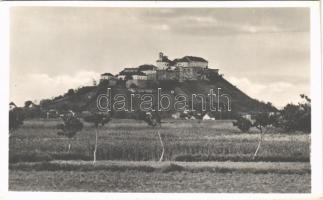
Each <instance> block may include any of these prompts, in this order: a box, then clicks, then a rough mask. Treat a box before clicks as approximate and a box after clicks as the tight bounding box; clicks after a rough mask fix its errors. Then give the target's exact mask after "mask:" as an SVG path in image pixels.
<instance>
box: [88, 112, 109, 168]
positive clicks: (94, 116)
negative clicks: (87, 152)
mask: <svg viewBox="0 0 323 200" xmlns="http://www.w3.org/2000/svg"><path fill="white" fill-rule="evenodd" d="M110 120H111V116H110V114H109V113H99V112H98V113H91V114H90V115H88V116H85V117H84V121H86V122H89V123H92V124H93V125H94V128H95V145H94V150H93V164H95V162H96V155H97V149H98V135H99V126H100V125H101V126H104V125H105V124H107V123H109V121H110Z"/></svg>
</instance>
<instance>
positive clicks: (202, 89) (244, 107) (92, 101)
mask: <svg viewBox="0 0 323 200" xmlns="http://www.w3.org/2000/svg"><path fill="white" fill-rule="evenodd" d="M107 88H111V96H112V97H114V96H115V95H116V94H122V95H125V96H127V97H130V94H131V93H133V92H134V93H139V94H143V93H144V92H142V91H143V90H145V89H150V90H151V91H152V92H151V95H153V97H154V105H157V102H156V99H157V88H161V90H162V93H166V94H172V95H174V96H175V95H179V94H181V95H185V96H187V97H188V103H189V104H191V103H192V94H203V95H205V96H206V104H207V106H206V109H207V110H208V108H209V103H210V102H209V100H208V94H209V93H210V90H212V89H213V91H214V93H215V94H216V93H217V90H218V88H220V90H221V94H227V95H228V96H230V101H231V111H230V115H229V116H233V114H236V113H253V112H260V111H276V108H275V107H273V106H272V105H271V104H269V103H267V104H266V103H264V102H259V101H258V100H255V99H253V98H251V97H249V96H248V95H247V94H245V93H244V92H242V91H241V90H239V89H238V88H237V87H236V86H234V85H232V84H231V83H230V82H228V81H227V80H225V79H224V78H223V77H219V78H217V79H212V80H210V81H206V80H198V81H184V82H181V83H180V82H170V81H157V82H152V84H150V86H149V87H146V88H141V90H138V89H128V88H126V87H125V84H117V85H115V86H109V84H107V83H105V84H103V83H101V84H99V85H98V86H89V87H83V88H80V89H78V90H77V91H75V92H72V93H70V94H69V93H67V94H65V95H64V96H62V97H61V98H54V99H53V100H47V102H46V104H44V105H43V106H42V107H43V109H45V110H48V109H56V110H59V111H64V110H67V109H72V110H74V111H76V112H81V111H97V110H98V109H97V97H98V96H99V95H100V94H106V93H107ZM112 101H113V98H112ZM226 102H227V101H226V99H222V100H220V105H221V106H222V113H224V111H223V110H225V109H223V108H227V107H225V104H227V103H226ZM111 103H113V102H111ZM127 104H129V101H127ZM139 104H140V98H139V99H136V100H134V105H135V110H137V109H138V105H139ZM194 106H195V107H197V108H201V100H199V99H197V98H196V99H195V101H194ZM223 106H224V107H223ZM197 110H199V109H197ZM173 112H174V110H170V111H168V113H173Z"/></svg>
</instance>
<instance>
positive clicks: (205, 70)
mask: <svg viewBox="0 0 323 200" xmlns="http://www.w3.org/2000/svg"><path fill="white" fill-rule="evenodd" d="M218 72H219V70H218V69H210V68H209V67H208V61H207V60H205V59H204V58H201V57H196V56H184V57H182V58H176V59H174V60H170V59H169V58H168V57H167V56H166V55H164V54H163V53H162V52H160V53H159V56H158V60H156V66H155V65H152V64H144V65H140V66H138V67H136V68H124V69H123V70H122V71H121V72H120V73H119V74H118V75H116V76H113V75H112V74H110V73H104V74H101V80H123V81H126V82H127V84H126V85H131V84H137V83H139V82H143V81H167V80H172V81H178V82H183V81H188V80H208V77H209V75H210V74H213V75H219V74H218Z"/></svg>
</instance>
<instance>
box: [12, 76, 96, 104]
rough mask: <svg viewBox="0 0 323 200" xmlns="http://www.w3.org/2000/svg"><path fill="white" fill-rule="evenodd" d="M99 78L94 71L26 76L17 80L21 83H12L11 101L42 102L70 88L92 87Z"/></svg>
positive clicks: (20, 102) (17, 102)
mask: <svg viewBox="0 0 323 200" xmlns="http://www.w3.org/2000/svg"><path fill="white" fill-rule="evenodd" d="M99 76H100V74H98V73H97V72H94V71H79V72H77V73H76V74H73V75H58V76H49V75H48V74H40V73H30V74H26V75H25V76H23V77H17V78H16V79H15V80H19V81H15V82H11V84H10V99H11V100H14V101H15V103H16V104H18V105H23V103H24V102H25V101H27V100H37V101H40V100H41V99H44V98H51V97H55V96H58V95H61V94H64V93H65V92H67V90H68V89H70V88H72V89H76V88H78V87H81V86H86V85H92V84H93V79H95V80H98V78H99ZM35 98H36V99H35Z"/></svg>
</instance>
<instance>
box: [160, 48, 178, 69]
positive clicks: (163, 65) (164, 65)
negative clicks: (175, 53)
mask: <svg viewBox="0 0 323 200" xmlns="http://www.w3.org/2000/svg"><path fill="white" fill-rule="evenodd" d="M173 64H174V63H173V61H171V60H169V59H168V57H167V56H164V54H163V53H162V52H160V53H159V59H158V60H157V61H156V65H157V68H158V70H165V69H167V68H168V67H170V66H172V65H173Z"/></svg>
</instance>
